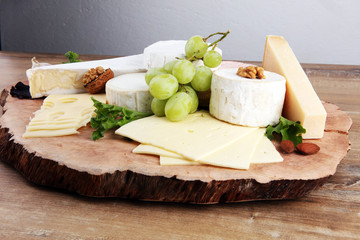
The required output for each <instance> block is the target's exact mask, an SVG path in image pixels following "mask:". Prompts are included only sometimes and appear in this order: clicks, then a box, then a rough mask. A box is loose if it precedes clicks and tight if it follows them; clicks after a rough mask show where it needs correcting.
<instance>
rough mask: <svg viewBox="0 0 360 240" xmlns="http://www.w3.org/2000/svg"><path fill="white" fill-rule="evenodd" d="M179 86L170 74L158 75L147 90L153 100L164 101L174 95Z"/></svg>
mask: <svg viewBox="0 0 360 240" xmlns="http://www.w3.org/2000/svg"><path fill="white" fill-rule="evenodd" d="M178 87H179V84H178V81H177V80H176V78H175V77H174V76H173V75H171V74H168V73H167V74H160V75H157V76H155V77H153V79H151V82H150V84H149V90H150V93H151V95H152V96H153V97H154V98H157V99H159V100H165V99H168V98H169V97H171V96H172V95H174V94H175V93H176V92H177V90H178Z"/></svg>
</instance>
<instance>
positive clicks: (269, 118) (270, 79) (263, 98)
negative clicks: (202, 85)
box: [209, 68, 286, 127]
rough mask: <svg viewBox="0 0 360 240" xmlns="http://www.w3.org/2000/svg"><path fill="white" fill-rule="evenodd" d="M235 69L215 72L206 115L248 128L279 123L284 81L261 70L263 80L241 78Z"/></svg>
mask: <svg viewBox="0 0 360 240" xmlns="http://www.w3.org/2000/svg"><path fill="white" fill-rule="evenodd" d="M237 70H238V69H237V68H225V69H220V70H218V71H215V72H214V74H213V78H212V82H211V97H210V106H209V112H210V114H211V115H212V116H214V117H215V118H217V119H220V120H223V121H226V122H229V123H232V124H237V125H243V126H249V127H266V126H267V125H269V124H270V125H274V124H277V123H278V122H279V119H280V116H281V112H282V108H283V105H284V99H285V91H286V80H285V78H284V77H283V76H281V75H279V74H276V73H273V72H268V71H264V74H265V76H266V78H265V79H249V78H243V77H240V76H238V75H237V74H236V72H237Z"/></svg>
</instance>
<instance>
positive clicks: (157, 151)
mask: <svg viewBox="0 0 360 240" xmlns="http://www.w3.org/2000/svg"><path fill="white" fill-rule="evenodd" d="M252 134H253V133H252ZM249 136H250V135H248V136H247V137H245V138H248V137H249ZM234 144H237V142H236V143H234ZM222 150H224V149H222ZM222 150H220V151H222ZM133 153H145V154H152V155H158V156H160V165H162V166H171V165H174V166H176V165H199V162H195V161H190V160H189V159H185V158H183V157H182V156H181V155H179V154H176V153H173V152H170V151H167V150H165V149H162V148H158V147H155V146H152V145H145V144H140V145H139V146H137V147H136V148H134V150H133ZM225 154H226V153H225ZM282 161H283V158H282V157H281V155H280V153H279V152H278V151H277V150H276V148H275V147H274V145H273V144H272V143H271V141H270V140H269V139H268V138H267V137H266V136H265V135H262V137H261V139H260V141H259V143H258V144H256V148H255V152H254V154H253V156H252V158H251V161H250V163H251V164H257V163H275V162H282Z"/></svg>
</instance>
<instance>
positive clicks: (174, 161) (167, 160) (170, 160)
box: [160, 156, 202, 166]
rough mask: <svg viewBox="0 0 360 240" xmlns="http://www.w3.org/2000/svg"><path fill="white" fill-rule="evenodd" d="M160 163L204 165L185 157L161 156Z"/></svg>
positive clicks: (165, 164) (163, 164)
mask: <svg viewBox="0 0 360 240" xmlns="http://www.w3.org/2000/svg"><path fill="white" fill-rule="evenodd" d="M160 165H161V166H192V165H202V164H201V163H199V162H195V161H191V160H185V159H183V158H175V157H166V156H160Z"/></svg>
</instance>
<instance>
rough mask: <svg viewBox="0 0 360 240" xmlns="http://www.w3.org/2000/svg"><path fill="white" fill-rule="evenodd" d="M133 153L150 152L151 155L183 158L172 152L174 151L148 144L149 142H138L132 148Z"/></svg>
mask: <svg viewBox="0 0 360 240" xmlns="http://www.w3.org/2000/svg"><path fill="white" fill-rule="evenodd" d="M132 152H133V153H143V154H152V155H159V156H163V157H171V158H183V159H184V157H183V156H181V155H179V154H177V153H174V152H170V151H168V150H165V149H162V148H159V147H155V146H153V145H149V144H140V145H139V146H137V147H136V148H134V149H133V150H132Z"/></svg>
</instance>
